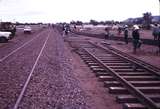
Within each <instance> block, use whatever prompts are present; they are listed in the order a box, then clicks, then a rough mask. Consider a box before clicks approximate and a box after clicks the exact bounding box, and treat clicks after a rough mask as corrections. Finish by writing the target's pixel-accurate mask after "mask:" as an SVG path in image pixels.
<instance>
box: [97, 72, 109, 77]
mask: <svg viewBox="0 0 160 109" xmlns="http://www.w3.org/2000/svg"><path fill="white" fill-rule="evenodd" d="M95 75H96V76H97V77H99V76H111V75H110V73H109V71H106V72H96V73H95Z"/></svg>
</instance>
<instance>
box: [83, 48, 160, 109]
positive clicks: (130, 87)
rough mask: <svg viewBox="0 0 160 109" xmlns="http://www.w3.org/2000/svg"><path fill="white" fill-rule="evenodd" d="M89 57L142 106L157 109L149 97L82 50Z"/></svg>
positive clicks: (92, 55)
mask: <svg viewBox="0 0 160 109" xmlns="http://www.w3.org/2000/svg"><path fill="white" fill-rule="evenodd" d="M82 49H83V50H84V51H85V52H86V53H87V54H88V55H89V56H91V57H92V58H93V59H94V60H95V61H96V62H97V63H99V64H100V65H101V66H102V67H103V68H104V69H106V71H108V70H109V71H110V72H111V75H112V76H114V77H115V78H116V79H117V80H118V81H120V83H122V84H123V85H124V86H125V87H126V88H127V89H128V91H129V92H130V93H131V94H133V95H134V96H135V97H137V99H138V100H139V101H141V103H142V104H144V105H145V106H146V107H147V108H149V109H159V107H158V106H157V104H156V103H154V101H153V100H152V99H150V98H149V97H147V96H145V94H144V93H142V92H141V91H140V90H139V89H137V88H136V87H134V86H133V85H132V84H131V83H129V82H128V81H127V80H126V79H124V78H123V77H121V76H120V75H119V74H117V73H116V72H115V71H114V70H113V69H111V68H110V67H108V66H107V65H105V64H104V63H103V62H102V61H101V60H100V59H98V58H97V57H96V56H95V55H94V54H92V53H91V52H90V51H88V50H87V49H86V48H82Z"/></svg>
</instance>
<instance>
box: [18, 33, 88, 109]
mask: <svg viewBox="0 0 160 109" xmlns="http://www.w3.org/2000/svg"><path fill="white" fill-rule="evenodd" d="M51 33H52V34H51V36H50V37H49V40H48V42H47V45H46V47H45V49H44V51H43V53H42V56H41V57H40V60H39V62H38V65H37V66H36V69H35V71H34V73H33V76H32V79H31V81H30V83H29V86H28V89H27V91H26V93H25V96H24V98H23V100H22V102H21V104H20V107H19V108H20V109H90V107H89V105H88V104H87V100H86V98H87V96H86V95H85V93H84V91H83V90H82V89H81V87H80V86H79V82H78V80H77V79H76V78H75V77H74V75H73V71H74V70H73V68H72V63H71V62H70V57H68V56H67V53H66V51H65V49H64V42H63V40H62V38H61V37H62V36H61V35H60V34H59V33H58V31H56V30H54V31H52V32H51Z"/></svg>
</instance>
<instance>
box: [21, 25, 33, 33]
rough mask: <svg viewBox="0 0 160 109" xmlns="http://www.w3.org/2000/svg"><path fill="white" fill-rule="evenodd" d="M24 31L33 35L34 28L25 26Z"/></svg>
mask: <svg viewBox="0 0 160 109" xmlns="http://www.w3.org/2000/svg"><path fill="white" fill-rule="evenodd" d="M23 31H24V33H31V32H32V28H31V27H30V26H25V27H24V30H23Z"/></svg>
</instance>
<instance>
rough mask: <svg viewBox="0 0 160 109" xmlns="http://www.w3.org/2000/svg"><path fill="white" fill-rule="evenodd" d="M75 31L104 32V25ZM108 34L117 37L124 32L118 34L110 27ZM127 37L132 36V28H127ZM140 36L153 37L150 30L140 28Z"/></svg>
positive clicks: (121, 35)
mask: <svg viewBox="0 0 160 109" xmlns="http://www.w3.org/2000/svg"><path fill="white" fill-rule="evenodd" d="M77 31H81V32H84V33H91V34H105V27H96V26H95V27H94V26H93V27H90V29H85V28H84V29H82V30H77ZM110 34H112V35H114V36H119V37H124V33H123V31H122V32H121V34H118V30H116V29H112V30H110ZM128 34H129V38H131V37H132V29H131V28H130V29H129V33H128ZM140 36H141V38H143V39H153V36H152V30H142V29H140Z"/></svg>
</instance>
